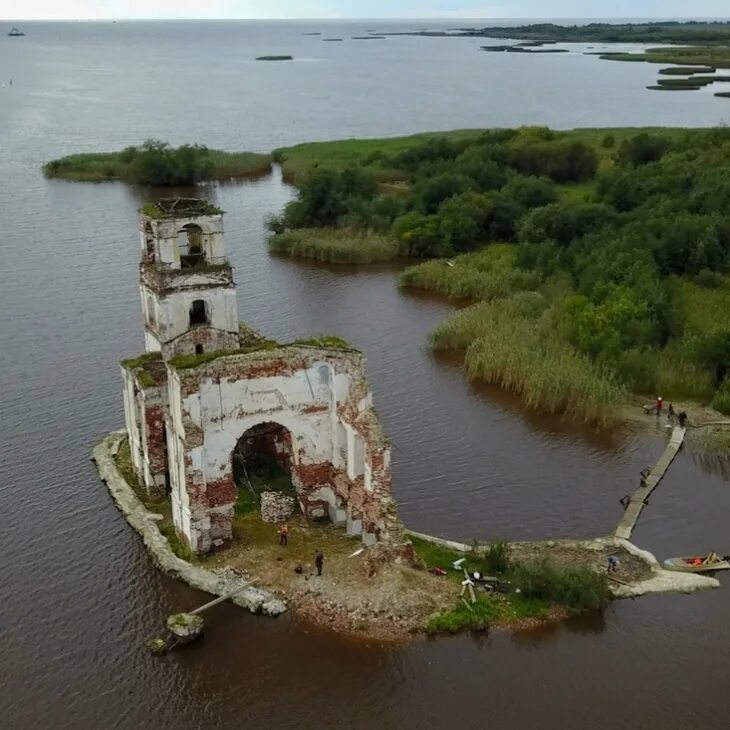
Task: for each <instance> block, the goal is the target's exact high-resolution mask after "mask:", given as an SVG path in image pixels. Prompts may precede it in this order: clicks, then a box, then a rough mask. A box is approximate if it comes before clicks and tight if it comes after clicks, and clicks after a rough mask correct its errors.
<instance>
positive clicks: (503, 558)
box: [484, 539, 512, 575]
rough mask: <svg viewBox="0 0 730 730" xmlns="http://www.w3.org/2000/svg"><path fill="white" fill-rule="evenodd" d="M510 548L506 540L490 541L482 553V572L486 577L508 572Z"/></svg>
mask: <svg viewBox="0 0 730 730" xmlns="http://www.w3.org/2000/svg"><path fill="white" fill-rule="evenodd" d="M511 550H512V548H511V547H510V544H509V543H508V542H507V541H506V540H501V539H496V540H492V542H490V543H489V545H488V546H487V549H486V550H485V551H484V570H485V571H486V573H487V575H502V574H504V573H506V572H507V571H508V570H509V567H510V553H511Z"/></svg>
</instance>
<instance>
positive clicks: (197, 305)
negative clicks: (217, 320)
mask: <svg viewBox="0 0 730 730" xmlns="http://www.w3.org/2000/svg"><path fill="white" fill-rule="evenodd" d="M200 324H210V321H209V318H208V307H207V306H206V304H205V302H204V301H203V300H202V299H196V300H195V301H194V302H193V303H192V304H191V305H190V326H191V327H193V326H195V325H200Z"/></svg>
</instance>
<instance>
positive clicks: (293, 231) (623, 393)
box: [271, 69, 730, 423]
mask: <svg viewBox="0 0 730 730" xmlns="http://www.w3.org/2000/svg"><path fill="white" fill-rule="evenodd" d="M703 70H705V69H703ZM670 76H671V75H670ZM711 80H713V79H712V78H711V77H709V76H691V77H690V78H689V79H679V78H667V77H664V78H662V79H661V83H660V84H658V86H659V87H660V88H662V89H667V90H670V89H675V88H681V87H683V86H685V85H686V84H692V85H694V86H701V85H704V84H707V83H710V81H711ZM275 155H276V157H277V159H279V160H280V161H281V162H282V164H283V165H284V166H285V169H286V170H287V174H288V176H290V177H291V178H292V179H294V180H296V182H297V186H298V187H299V196H298V198H297V200H295V201H293V202H292V203H290V204H289V205H288V206H287V208H286V209H285V211H284V213H283V214H282V215H281V216H279V217H278V218H277V219H275V220H274V221H272V224H271V226H272V230H274V231H276V232H277V233H278V234H279V235H275V236H274V237H273V238H272V243H271V245H272V250H274V251H278V252H281V253H284V254H286V255H298V256H304V257H312V258H319V259H320V260H329V261H341V262H350V261H358V262H366V261H376V260H383V259H384V258H388V257H392V256H395V255H397V252H399V253H400V254H401V255H402V256H407V257H411V258H421V259H430V260H427V261H426V262H425V263H422V264H420V265H418V266H416V267H412V268H409V269H407V270H406V271H404V272H403V273H402V275H401V277H400V284H401V286H403V287H406V288H418V289H424V290H428V291H433V292H437V293H439V294H443V295H445V296H448V297H451V298H454V299H461V300H463V299H467V300H472V301H473V302H476V303H478V304H477V305H476V306H474V307H471V308H469V309H466V310H463V311H460V312H457V313H456V314H454V315H453V316H452V317H451V318H449V319H448V320H447V321H446V322H444V323H443V324H442V325H441V326H440V327H438V328H437V329H436V330H435V332H434V333H433V335H432V338H431V344H432V346H433V347H435V348H438V349H451V350H457V351H461V352H462V353H463V355H464V361H465V370H466V373H467V374H468V375H469V377H471V378H474V379H479V380H484V381H486V382H489V383H494V384H497V385H499V386H501V387H503V388H505V389H508V390H512V391H514V392H516V393H518V394H520V396H521V397H522V398H523V399H524V401H525V402H526V403H527V404H528V405H530V406H531V407H534V408H536V409H541V410H545V411H549V412H566V413H569V414H572V415H573V416H575V417H578V418H581V419H585V420H589V421H596V422H600V423H607V422H609V421H611V420H612V418H613V413H612V411H613V406H615V405H616V404H618V403H620V402H621V401H622V400H625V399H626V398H627V397H628V395H629V394H630V393H638V394H642V395H645V396H647V397H648V396H651V395H652V394H656V393H657V392H661V393H662V394H663V395H664V397H665V398H675V399H678V400H680V399H681V400H689V399H692V400H699V401H701V402H703V403H710V402H714V403H715V404H716V406H717V407H719V408H730V403H726V401H730V397H726V396H725V393H726V392H730V385H726V380H727V376H728V374H729V373H730V328H729V327H728V326H726V325H725V324H724V322H725V319H724V318H723V317H722V316H719V315H715V316H714V317H712V318H711V319H710V318H705V319H704V320H703V321H696V318H695V316H694V313H695V312H696V310H698V309H700V310H703V311H715V312H716V311H717V306H718V305H717V304H715V300H718V301H719V302H722V303H723V304H722V305H720V306H726V305H730V276H728V274H729V273H730V229H728V228H727V226H726V223H725V217H724V216H725V215H726V210H727V206H728V205H730V203H728V201H730V187H728V184H727V182H726V179H725V175H724V172H723V170H724V166H725V164H726V161H727V160H730V134H729V133H727V131H726V130H724V129H715V130H712V129H710V130H686V129H585V130H574V131H569V132H553V131H551V130H546V129H542V128H523V129H519V130H487V131H478V130H458V131H455V132H452V133H445V134H438V135H436V134H424V135H416V136H413V137H405V138H395V139H389V140H345V141H339V142H332V143H310V144H306V145H299V146H296V147H292V148H287V149H281V150H277V152H276V153H275ZM688 189H691V190H693V191H694V192H693V195H692V196H688V195H687V194H686V191H687V190H688ZM373 238H374V241H375V242H376V243H375V244H372V246H369V245H365V244H364V242H365V241H372V240H373ZM371 247H374V248H375V249H376V250H377V251H378V252H380V251H383V253H382V255H381V254H380V253H378V255H371V254H370V253H369V248H371Z"/></svg>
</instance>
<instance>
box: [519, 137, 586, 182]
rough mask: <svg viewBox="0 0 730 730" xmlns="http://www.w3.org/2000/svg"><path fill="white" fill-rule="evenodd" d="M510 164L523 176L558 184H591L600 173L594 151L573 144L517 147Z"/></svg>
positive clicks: (564, 142) (581, 143) (581, 144)
mask: <svg viewBox="0 0 730 730" xmlns="http://www.w3.org/2000/svg"><path fill="white" fill-rule="evenodd" d="M509 161H510V164H511V165H512V167H514V168H515V169H516V170H518V171H519V172H521V173H522V174H524V175H538V176H545V177H549V178H551V179H552V180H554V181H555V182H559V183H566V182H582V181H585V180H591V179H592V178H593V177H595V175H596V171H597V170H598V156H597V155H596V152H595V150H594V149H593V148H592V147H589V146H588V145H587V144H585V143H583V142H575V141H571V140H560V139H559V140H555V141H549V142H538V143H532V144H530V143H528V144H523V145H521V146H515V147H514V148H513V149H512V153H511V156H510V159H509Z"/></svg>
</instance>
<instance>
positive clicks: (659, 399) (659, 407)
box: [656, 396, 664, 418]
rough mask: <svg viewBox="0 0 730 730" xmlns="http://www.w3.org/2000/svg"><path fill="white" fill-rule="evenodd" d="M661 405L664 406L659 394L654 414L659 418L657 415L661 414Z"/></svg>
mask: <svg viewBox="0 0 730 730" xmlns="http://www.w3.org/2000/svg"><path fill="white" fill-rule="evenodd" d="M663 407H664V399H663V398H662V397H661V396H659V397H658V398H657V399H656V415H657V418H659V416H661V415H662V408H663Z"/></svg>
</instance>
